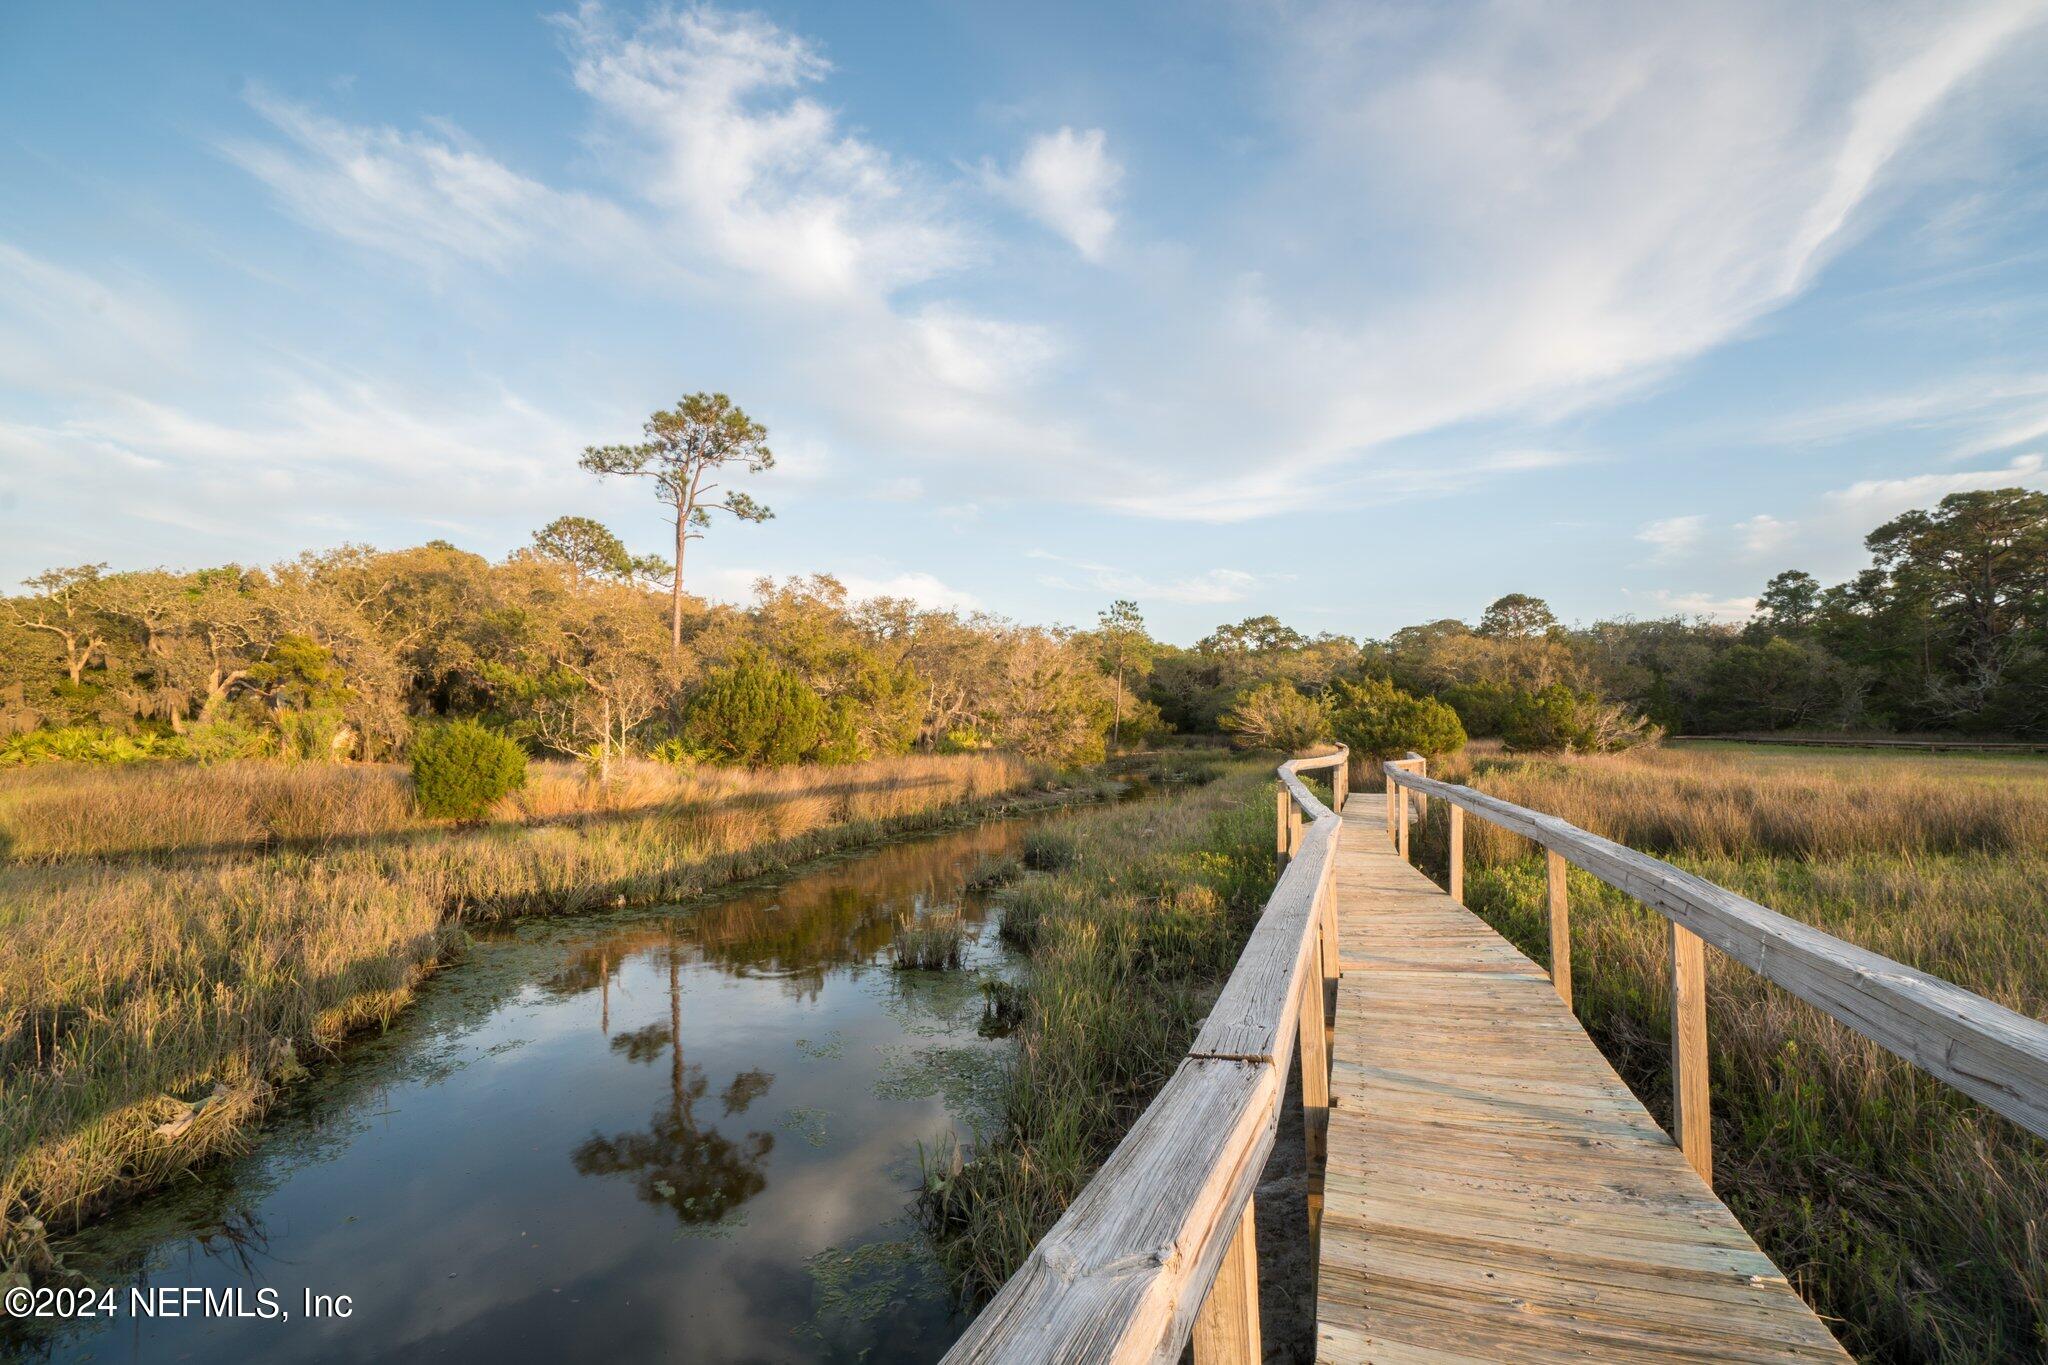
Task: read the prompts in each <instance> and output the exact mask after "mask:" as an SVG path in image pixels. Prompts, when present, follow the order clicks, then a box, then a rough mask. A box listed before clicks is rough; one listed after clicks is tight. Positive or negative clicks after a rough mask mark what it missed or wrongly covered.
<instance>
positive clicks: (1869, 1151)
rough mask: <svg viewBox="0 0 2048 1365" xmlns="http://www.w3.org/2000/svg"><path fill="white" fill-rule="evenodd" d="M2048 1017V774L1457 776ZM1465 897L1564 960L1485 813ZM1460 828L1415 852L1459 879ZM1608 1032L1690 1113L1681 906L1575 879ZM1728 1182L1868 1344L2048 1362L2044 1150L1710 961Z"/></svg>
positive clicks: (1484, 763) (1752, 1217)
mask: <svg viewBox="0 0 2048 1365" xmlns="http://www.w3.org/2000/svg"><path fill="white" fill-rule="evenodd" d="M1447 775H1448V776H1450V778H1451V780H1454V781H1464V782H1467V783H1468V784H1469V785H1472V786H1474V787H1477V788H1479V789H1480V790H1483V791H1487V792H1491V793H1493V794H1495V795H1498V796H1502V797H1505V798H1507V799H1509V800H1512V801H1516V802H1518V803H1520V804H1522V805H1525V806H1529V807H1532V808H1534V809H1538V810H1543V811H1548V812H1551V813H1553V814H1557V815H1561V816H1563V817H1564V818H1565V819H1567V820H1570V821H1571V822H1572V823H1574V824H1577V825H1580V826H1581V827H1583V828H1586V829H1590V830H1593V831H1595V832H1597V833H1600V834H1604V835H1606V836H1607V837H1609V838H1613V839H1616V840H1618V841H1620V842H1623V843H1627V844H1630V845H1631V846H1633V847H1636V848H1639V849H1642V850H1644V851H1646V852H1652V853H1655V854H1657V855H1658V856H1660V857H1664V858H1667V859H1669V860H1670V861H1672V862H1674V863H1676V864H1677V865H1678V866H1680V867H1683V868H1685V869H1687V870H1689V871H1692V872H1696V873H1698V874H1699V875H1700V876H1702V877H1705V878H1707V879H1708V880H1709V881H1713V882H1717V883H1719V884H1721V885H1723V886H1726V887H1729V888H1731V889H1733V890H1735V891H1739V892H1741V893H1742V894H1743V895H1746V896H1749V897H1750V898H1752V899H1754V900H1756V901H1759V902H1761V903H1762V904H1764V905H1768V906H1770V907H1771V908H1772V909H1774V910H1777V911H1780V912H1781V913H1783V914H1786V915H1790V916H1792V917H1793V918H1796V919H1800V920H1803V921H1805V922H1807V923H1810V924H1813V925H1816V926H1818V927H1819V928H1822V929H1825V930H1826V931H1827V932H1829V933H1831V934H1835V935H1837V936H1838V937H1841V938H1843V939H1846V940H1848V941H1850V942H1852V943H1856V944H1859V945H1861V946H1863V947H1865V948H1868V949H1870V950H1872V951H1873V952H1878V953H1882V954H1884V955H1886V956H1888V957H1892V958H1895V959H1897V960H1899V961H1901V962H1905V963H1908V964H1910V965H1912V966H1915V967H1918V968H1920V969H1921V970H1923V971H1927V972H1930V973H1932V974H1934V975H1936V976H1939V977H1942V978H1944V979H1946V980H1949V981H1953V982H1955V983H1956V984H1958V985H1961V986H1965V987H1967V988H1968V989H1970V990H1973V991H1976V992H1978V993H1980V994H1982V995H1985V996H1987V997H1989V998H1991V999H1993V1000H1996V1001H1998V1002H1999V1003H2001V1004H2004V1005H2006V1006H2009V1007H2010V1008H2012V1009H2015V1010H2018V1011H2020V1012H2021V1013H2023V1014H2028V1015H2031V1016H2033V1017H2036V1018H2039V1017H2044V1016H2048V842H2044V839H2043V835H2044V834H2048V763H2044V762H2042V761H2040V760H2028V759H2008V758H1997V759H1991V758H1976V757H1968V758H1964V757H1956V756H1946V755H1915V756H1898V755H1891V754H1866V753H1861V752H1855V753H1845V754H1829V753H1825V752H1822V753H1815V752H1813V751H1807V750H1793V751H1789V752H1788V751H1784V750H1778V751H1771V752H1768V753H1762V752H1757V753H1751V752H1738V751H1726V750H1723V751H1718V752H1715V751H1709V752H1700V751H1697V750H1677V751H1669V750H1667V751H1661V752H1647V753H1641V754H1630V755H1624V756H1620V757H1614V758H1604V759H1581V760H1571V761H1565V762H1559V761H1552V760H1485V759H1482V760H1480V761H1478V762H1477V763H1475V764H1472V765H1469V767H1468V769H1467V770H1466V771H1463V772H1459V771H1457V770H1455V769H1454V770H1453V771H1452V772H1450V773H1448V774H1447ZM1466 829H1467V848H1468V857H1469V861H1468V872H1467V880H1466V900H1467V902H1468V903H1469V904H1470V905H1471V906H1472V908H1473V909H1474V910H1475V911H1477V912H1479V913H1480V914H1481V915H1483V916H1485V917H1486V918H1487V919H1489V920H1490V921H1491V922H1493V923H1494V924H1495V926H1496V927H1498V928H1500V929H1501V931H1502V932H1503V933H1505V934H1506V935H1507V936H1508V937H1509V938H1510V939H1512V940H1513V941H1514V942H1515V943H1516V944H1517V945H1518V946H1519V947H1521V948H1522V949H1523V950H1524V951H1525V952H1527V953H1529V955H1530V956H1532V957H1535V958H1536V959H1537V960H1539V961H1544V960H1546V959H1547V956H1548V953H1547V947H1546V945H1547V930H1546V927H1545V917H1544V910H1543V905H1544V874H1543V867H1542V863H1541V860H1540V859H1539V858H1537V857H1535V856H1533V855H1532V853H1531V846H1530V845H1529V844H1527V843H1526V842H1525V841H1522V840H1520V839H1517V838H1515V837H1513V836H1509V835H1505V834H1503V833H1502V832H1500V831H1498V830H1496V829H1493V828H1492V827H1490V826H1487V825H1486V824H1484V822H1482V821H1478V820H1471V819H1468V821H1467V822H1466ZM1445 840H1446V835H1445V816H1444V814H1443V812H1442V809H1441V805H1440V803H1433V805H1432V809H1431V811H1430V818H1429V821H1428V822H1427V824H1426V826H1425V828H1424V829H1423V831H1422V833H1421V837H1420V839H1419V841H1418V844H1417V849H1418V854H1419V857H1420V859H1421V861H1422V863H1423V865H1424V866H1425V867H1426V868H1428V869H1431V870H1432V871H1434V872H1435V873H1437V874H1438V875H1439V877H1441V874H1442V870H1443V860H1444V857H1445ZM1571 897H1572V915H1571V928H1572V960H1573V963H1572V974H1573V981H1574V986H1575V991H1574V994H1575V996H1576V999H1577V1005H1578V1011H1579V1014H1580V1016H1581V1018H1583V1019H1584V1021H1585V1022H1586V1025H1587V1027H1588V1029H1589V1031H1590V1032H1591V1033H1592V1034H1593V1036H1594V1038H1595V1039H1596V1040H1597V1041H1598V1042H1599V1043H1600V1045H1601V1047H1602V1049H1603V1050H1604V1051H1605V1052H1606V1054H1607V1056H1608V1057H1609V1058H1610V1059H1611V1060H1612V1061H1613V1062H1614V1063H1615V1065H1616V1067H1617V1069H1618V1070H1619V1071H1620V1072H1621V1074H1622V1075H1623V1077H1624V1078H1626V1079H1627V1080H1628V1082H1629V1084H1630V1085H1631V1087H1632V1088H1633V1089H1634V1090H1635V1091H1636V1093H1637V1094H1638V1095H1640V1096H1641V1097H1642V1098H1643V1100H1644V1102H1645V1103H1646V1104H1647V1105H1648V1107H1649V1108H1650V1110H1651V1112H1652V1113H1653V1114H1655V1115H1657V1117H1658V1118H1659V1120H1660V1121H1668V1119H1669V1108H1670V1104H1669V1088H1670V1071H1669V1064H1670V1052H1669V1048H1670V1026H1669V1017H1670V987H1669V958H1668V948H1667V946H1666V928H1665V921H1664V919H1663V918H1662V917H1661V916H1659V915H1657V914H1655V913H1654V912H1652V911H1649V910H1647V909H1645V908H1644V907H1642V906H1640V905H1638V904H1636V903H1634V902H1632V901H1630V900H1629V899H1628V898H1627V897H1625V896H1623V895H1622V894H1621V893H1619V892H1617V891H1614V890H1613V889H1612V888H1609V887H1607V886H1606V885H1605V884H1604V883H1601V882H1598V881H1597V880H1595V879H1594V878H1592V877H1589V876H1586V875H1584V874H1582V873H1580V872H1578V871H1577V870H1576V869H1575V870H1574V871H1573V872H1572V873H1571ZM1708 999H1709V1006H1708V1032H1709V1038H1710V1042H1711V1070H1712V1079H1713V1110H1714V1150H1715V1186H1716V1189H1717V1190H1718V1191H1719V1193H1720V1194H1721V1196H1722V1197H1723V1198H1724V1199H1726V1200H1727V1201H1728V1203H1729V1205H1730V1207H1731V1208H1733V1209H1734V1210H1735V1212H1736V1214H1737V1215H1738V1216H1739V1217H1740V1218H1741V1219H1742V1221H1743V1223H1744V1225H1745V1226H1747V1227H1748V1228H1749V1230H1750V1231H1751V1232H1752V1233H1753V1234H1754V1235H1755V1236H1756V1237H1757V1240H1758V1241H1759V1242H1760V1243H1761V1244H1762V1245H1763V1247H1764V1249H1765V1250H1766V1251H1767V1252H1769V1253H1770V1255H1771V1256H1772V1258H1773V1259H1774V1260H1776V1261H1777V1262H1778V1264H1779V1265H1780V1266H1781V1267H1783V1268H1784V1269H1785V1271H1786V1272H1787V1273H1788V1274H1789V1275H1790V1276H1791V1277H1792V1278H1793V1280H1794V1282H1795V1283H1796V1284H1798V1286H1799V1288H1800V1290H1801V1292H1802V1293H1804V1294H1805V1295H1806V1297H1807V1298H1808V1300H1809V1301H1810V1302H1811V1303H1813V1305H1814V1306H1815V1307H1816V1308H1817V1309H1818V1310H1819V1311H1820V1312H1822V1313H1823V1314H1825V1315H1826V1316H1828V1317H1829V1318H1830V1319H1831V1320H1832V1321H1833V1323H1834V1326H1835V1328H1836V1330H1837V1332H1838V1334H1839V1335H1840V1336H1841V1337H1842V1339H1843V1341H1844V1343H1845V1344H1846V1345H1848V1346H1849V1348H1850V1349H1851V1350H1853V1351H1854V1352H1856V1353H1857V1354H1858V1355H1859V1356H1863V1357H1865V1358H1872V1359H1895V1360H1994V1359H1996V1360H2030V1359H2031V1360H2040V1359H2044V1358H2048V1143H2044V1142H2043V1141H2041V1140H2040V1139H2037V1138H2035V1137H2033V1136H2031V1135H2030V1134H2027V1133H2026V1132H2024V1131H2022V1130H2021V1129H2019V1128H2018V1127H2017V1126H2015V1125H2013V1124H2011V1123H2008V1122H2007V1121H2005V1120H2004V1119H2002V1118H2000V1117H1998V1116H1997V1115H1995V1114H1993V1113H1991V1112H1990V1111H1989V1110H1987V1109H1985V1108H1984V1107H1983V1106H1981V1105H1978V1104H1977V1103H1975V1102H1974V1101H1971V1100H1969V1099H1967V1098H1966V1097H1964V1096H1963V1095H1962V1094H1961V1093H1960V1092H1958V1091H1955V1090H1953V1089H1952V1088H1950V1087H1948V1086H1946V1085H1943V1084H1942V1083H1941V1082H1939V1081H1936V1080H1934V1079H1932V1078H1931V1077H1929V1076H1927V1075H1926V1073H1924V1072H1922V1071H1920V1070H1919V1069H1917V1068H1915V1067H1913V1066H1912V1065H1910V1064H1909V1063H1907V1062H1905V1061H1903V1060H1901V1059H1899V1058H1897V1057H1894V1056H1893V1055H1891V1054H1890V1053H1888V1052H1886V1051H1884V1050H1883V1049H1881V1048H1878V1047H1876V1046H1875V1045H1873V1044H1871V1043H1869V1042H1868V1041H1866V1040H1865V1039H1863V1038H1861V1037H1859V1036H1858V1035H1856V1034H1854V1033H1852V1032H1851V1031H1850V1030H1848V1029H1846V1028H1844V1027H1843V1026H1841V1025H1839V1024H1837V1023H1835V1022H1834V1021H1832V1020H1831V1019H1828V1018H1827V1017H1826V1016H1824V1015H1822V1014H1821V1013H1820V1012H1819V1011H1817V1010H1814V1009H1812V1008H1811V1007H1809V1006H1807V1005H1805V1004H1803V1003H1801V1002H1799V1001H1797V1000H1795V999H1794V998H1793V997H1791V996H1790V995H1788V994H1786V993H1785V992H1784V991H1782V990H1780V989H1778V988H1777V987H1775V986H1772V985H1771V984H1769V983H1768V982H1766V981H1765V980H1763V979H1762V978H1761V977H1758V976H1756V975H1754V974H1753V973H1751V972H1749V971H1747V970H1746V969H1744V968H1742V967H1741V966H1739V965H1737V964H1735V963H1734V962H1732V961H1730V960H1728V959H1726V958H1724V957H1722V956H1721V955H1719V954H1709V968H1708Z"/></svg>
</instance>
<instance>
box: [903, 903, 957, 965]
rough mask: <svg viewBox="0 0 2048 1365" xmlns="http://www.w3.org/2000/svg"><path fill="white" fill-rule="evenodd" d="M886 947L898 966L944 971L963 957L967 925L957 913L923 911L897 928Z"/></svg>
mask: <svg viewBox="0 0 2048 1365" xmlns="http://www.w3.org/2000/svg"><path fill="white" fill-rule="evenodd" d="M889 951H890V956H891V958H892V960H893V961H894V962H895V964H896V966H897V968H898V969H899V970H915V971H932V972H937V971H946V970H949V969H951V968H954V967H958V966H959V965H960V964H961V962H962V960H963V959H964V958H965V955H966V951H967V926H966V925H965V924H963V923H961V920H960V916H958V915H953V914H948V915H925V916H922V917H921V918H919V919H916V920H913V921H912V922H911V923H909V924H906V925H904V926H903V927H902V928H900V929H898V930H897V931H896V941H895V942H894V943H892V944H891V945H890V946H889Z"/></svg>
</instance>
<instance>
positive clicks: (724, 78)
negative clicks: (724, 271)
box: [556, 3, 967, 300]
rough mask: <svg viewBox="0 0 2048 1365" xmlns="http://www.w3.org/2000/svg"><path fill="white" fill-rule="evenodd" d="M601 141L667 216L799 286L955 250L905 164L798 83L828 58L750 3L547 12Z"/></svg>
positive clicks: (856, 289)
mask: <svg viewBox="0 0 2048 1365" xmlns="http://www.w3.org/2000/svg"><path fill="white" fill-rule="evenodd" d="M556 22H557V23H558V24H559V25H560V26H561V29H562V31H563V33H564V34H565V36H566V38H567V43H568V48H569V54H570V58H571V62H572V69H573V74H574V78H575V81H576V85H577V88H578V89H580V90H582V91H583V93H584V94H586V95H588V96H589V97H590V98H591V100H592V101H593V102H594V103H595V105H596V107H597V110H598V112H599V114H600V117H601V119H602V120H603V124H604V127H605V129H606V130H607V132H608V133H609V136H608V137H607V138H606V139H605V140H604V142H603V144H602V146H603V148H604V151H605V153H606V154H607V155H608V156H610V157H612V158H613V159H614V161H615V163H616V168H617V169H618V170H619V171H620V172H621V173H622V174H623V176H624V177H625V178H626V179H627V181H628V182H629V183H630V184H631V185H632V186H633V188H634V192H635V193H636V194H637V195H638V196H639V197H640V198H642V199H644V200H645V201H646V202H647V203H649V204H650V205H652V206H653V207H654V208H655V209H656V210H658V211H659V214H660V216H661V218H662V220H663V222H664V224H665V226H666V228H667V229H668V230H669V231H671V232H673V233H674V234H676V235H677V236H678V237H680V238H681V239H682V240H683V241H684V242H685V243H687V245H688V246H689V247H690V249H691V250H692V251H693V252H694V253H698V254H701V255H702V256H705V257H708V258H710V259H712V260H714V261H717V262H719V263H722V264H723V265H725V266H727V267H730V268H732V269H734V270H737V271H740V272H743V273H745V274H746V275H748V276H750V277H752V278H754V279H756V280H759V281H762V282H764V283H766V284H768V285H771V286H772V287H774V288H776V289H778V290H781V291H786V292H787V293H788V294H790V295H792V296H794V297H797V298H803V299H840V300H844V299H848V298H865V297H873V296H879V295H883V294H886V293H888V292H889V291H891V290H893V289H896V288H898V287H901V286H903V285H906V284H912V283H916V282H918V281H921V280H926V279H929V278H931V277H932V276H934V275H937V274H940V273H943V272H945V271H946V270H949V269H951V268H953V267H955V266H957V265H959V264H961V263H962V261H963V260H964V259H966V256H967V247H966V244H965V241H964V239H963V237H962V236H961V234H960V233H959V231H958V230H956V229H955V228H953V227H952V226H950V225H949V224H948V222H947V221H946V216H945V213H944V210H943V207H942V206H941V205H940V204H939V203H938V202H937V201H936V199H935V198H934V197H933V196H932V195H931V194H930V193H928V192H927V190H926V188H925V187H924V186H923V185H922V184H921V183H920V181H919V179H918V177H917V176H916V174H915V173H914V172H913V171H912V170H911V169H909V168H907V167H905V166H903V165H901V164H899V163H897V162H896V161H894V160H893V159H892V158H891V157H890V156H889V155H888V153H886V152H885V151H883V150H882V149H881V148H879V147H877V146H875V145H874V144H873V143H872V142H870V141H868V140H866V139H864V138H861V137H859V136H857V135H855V134H852V133H849V132H847V131H845V130H844V129H842V128H841V127H840V126H839V120H838V117H837V115H836V114H834V113H833V111H832V110H830V109H828V108H826V107H825V106H824V105H822V104H820V103H818V102H817V101H815V100H813V99H811V98H809V97H808V96H806V95H805V94H803V93H802V92H803V91H804V90H806V89H808V88H809V87H811V86H813V85H815V84H817V83H818V82H820V81H822V80H823V79H824V78H825V77H826V75H827V74H828V73H829V72H830V71H831V64H830V63H829V62H827V61H826V60H825V58H824V57H823V55H822V54H820V53H819V52H818V51H817V49H816V48H815V47H814V46H813V45H812V44H811V43H809V42H808V41H807V40H806V39H804V38H803V37H802V36H801V35H798V34H793V33H790V32H788V31H787V30H784V29H781V28H778V27H777V26H776V25H775V24H773V23H771V22H769V21H768V20H767V19H765V18H763V17H761V16H760V15H758V14H736V13H730V12H726V11H721V10H717V9H713V8H710V7H708V6H693V7H690V8H686V9H656V10H654V11H652V12H650V13H648V14H646V15H645V16H643V17H641V18H640V19H639V20H637V21H636V22H634V23H633V24H631V25H629V26H628V25H621V24H619V23H618V22H617V21H616V20H615V19H614V18H613V16H612V15H611V14H610V13H609V12H608V11H607V10H605V9H604V8H603V7H602V6H600V5H597V4H595V3H589V4H585V5H583V6H582V8H580V9H579V10H578V11H577V12H576V13H575V14H573V15H561V16H557V19H556Z"/></svg>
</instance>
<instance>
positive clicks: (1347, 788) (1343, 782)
mask: <svg viewBox="0 0 2048 1365" xmlns="http://www.w3.org/2000/svg"><path fill="white" fill-rule="evenodd" d="M1330 795H1331V796H1332V797H1333V798H1335V804H1334V805H1332V806H1331V807H1330V809H1331V810H1334V811H1336V812H1337V814H1339V815H1342V814H1343V813H1344V798H1345V797H1347V796H1349V795H1351V756H1350V755H1349V754H1346V755H1345V756H1344V757H1343V759H1342V760H1340V761H1339V762H1338V764H1337V766H1336V767H1334V768H1332V769H1331V770H1330Z"/></svg>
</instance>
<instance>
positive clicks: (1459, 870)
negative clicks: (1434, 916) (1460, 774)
mask: <svg viewBox="0 0 2048 1365" xmlns="http://www.w3.org/2000/svg"><path fill="white" fill-rule="evenodd" d="M1451 899H1452V900H1454V901H1456V902H1458V904H1460V905H1463V904H1464V903H1465V808H1464V807H1463V806H1460V805H1458V804H1457V803H1455V802H1453V803H1452V805H1451Z"/></svg>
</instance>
